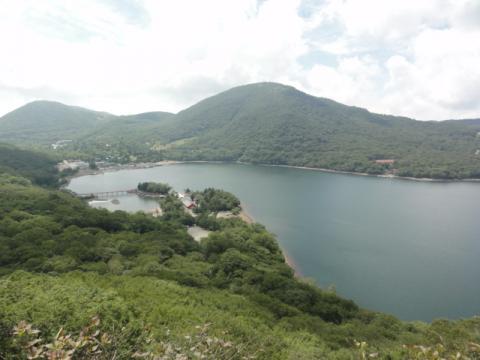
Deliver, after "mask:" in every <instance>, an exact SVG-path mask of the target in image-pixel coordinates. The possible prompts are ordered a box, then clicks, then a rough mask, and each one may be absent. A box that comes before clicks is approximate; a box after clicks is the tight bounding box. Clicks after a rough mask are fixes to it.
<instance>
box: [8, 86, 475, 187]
mask: <svg viewBox="0 0 480 360" xmlns="http://www.w3.org/2000/svg"><path fill="white" fill-rule="evenodd" d="M479 134H480V123H479V122H478V119H477V120H475V119H473V120H454V121H442V122H436V121H416V120H412V119H408V118H403V117H395V116H388V115H380V114H374V113H371V112H369V111H367V110H365V109H361V108H357V107H352V106H346V105H342V104H340V103H337V102H335V101H332V100H328V99H324V98H318V97H314V96H311V95H308V94H305V93H303V92H301V91H298V90H296V89H295V88H293V87H290V86H285V85H281V84H275V83H258V84H251V85H245V86H240V87H236V88H233V89H231V90H228V91H225V92H223V93H220V94H218V95H216V96H213V97H210V98H208V99H205V100H203V101H201V102H199V103H197V104H195V105H193V106H191V107H189V108H188V109H185V110H183V111H181V112H179V113H178V114H170V113H162V112H153V113H145V114H139V115H132V116H113V115H109V114H105V113H98V112H94V111H90V110H85V109H81V108H76V107H70V106H66V105H61V104H58V103H50V102H35V103H31V104H27V105H26V106H24V107H22V108H20V109H17V110H15V111H13V112H12V113H10V114H7V115H5V116H4V117H3V118H0V140H4V141H9V142H14V143H19V144H23V145H25V144H43V145H50V143H52V142H54V141H56V140H61V139H72V140H74V142H73V143H72V144H69V145H68V146H66V147H65V148H64V150H74V151H79V152H80V153H82V154H84V156H85V157H86V158H98V159H107V160H112V161H117V162H130V161H158V160H164V159H172V160H212V161H214V160H221V161H241V162H251V163H261V164H276V165H293V166H307V167H315V168H327V169H333V170H340V171H351V172H361V173H369V174H393V175H399V176H407V177H429V178H439V179H463V178H480V136H479ZM376 160H394V163H393V164H382V163H377V162H376Z"/></svg>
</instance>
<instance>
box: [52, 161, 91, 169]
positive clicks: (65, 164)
mask: <svg viewBox="0 0 480 360" xmlns="http://www.w3.org/2000/svg"><path fill="white" fill-rule="evenodd" d="M88 167H89V165H88V163H87V162H85V161H81V160H63V161H62V162H61V163H58V164H57V169H58V171H64V170H77V169H79V170H81V169H88Z"/></svg>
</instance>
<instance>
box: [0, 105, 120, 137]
mask: <svg viewBox="0 0 480 360" xmlns="http://www.w3.org/2000/svg"><path fill="white" fill-rule="evenodd" d="M112 118H113V115H110V114H108V113H104V112H98V111H93V110H88V109H84V108H81V107H77V106H68V105H64V104H61V103H58V102H52V101H34V102H31V103H28V104H26V105H24V106H22V107H20V108H18V109H16V110H14V111H12V112H10V113H8V114H6V115H4V116H3V117H1V118H0V140H1V141H8V142H13V143H23V144H25V143H27V144H32V143H47V144H48V143H51V142H55V141H58V140H69V139H73V138H76V137H77V136H78V135H79V134H82V133H86V132H88V131H91V129H92V128H94V127H95V126H97V125H98V124H101V123H105V122H108V121H110V120H112Z"/></svg>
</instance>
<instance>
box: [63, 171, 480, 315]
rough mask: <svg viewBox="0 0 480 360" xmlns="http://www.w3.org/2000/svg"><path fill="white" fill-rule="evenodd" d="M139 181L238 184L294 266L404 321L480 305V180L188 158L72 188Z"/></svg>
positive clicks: (234, 187)
mask: <svg viewBox="0 0 480 360" xmlns="http://www.w3.org/2000/svg"><path fill="white" fill-rule="evenodd" d="M144 181H156V182H167V183H169V184H171V185H172V186H173V187H174V188H175V190H177V191H183V190H184V189H185V188H190V189H193V190H197V189H198V190H200V189H203V188H206V187H216V188H222V189H225V190H228V191H230V192H232V193H234V194H235V195H237V196H238V197H239V198H240V199H241V201H242V204H243V207H244V208H245V209H246V211H247V212H248V213H249V214H250V215H251V216H252V217H253V218H254V219H255V220H256V221H257V222H260V223H262V224H264V225H265V226H266V227H267V229H268V230H269V231H271V232H273V233H274V234H276V235H277V238H278V241H279V243H280V245H281V247H282V249H283V250H284V251H285V252H286V253H287V254H288V256H289V257H290V258H291V260H292V261H293V262H294V263H295V266H296V268H297V270H298V272H299V273H301V274H302V275H303V276H306V277H309V278H313V279H314V280H315V281H316V283H317V284H318V285H319V286H321V287H327V286H330V285H333V286H335V288H336V291H337V293H338V294H340V295H342V296H344V297H347V298H350V299H353V300H354V301H355V302H356V303H357V304H359V305H360V306H362V307H365V308H368V309H372V310H378V311H384V312H387V313H391V314H394V315H396V316H398V317H400V318H401V319H404V320H425V321H430V320H432V319H434V318H439V317H442V318H452V319H456V318H461V317H470V316H473V315H479V314H480V285H479V283H478V282H477V281H478V279H479V278H480V261H479V256H480V201H479V200H480V184H477V183H466V182H464V183H441V182H416V181H407V180H400V179H386V178H376V177H363V176H355V175H346V174H335V173H325V172H320V171H315V170H307V169H293V168H284V167H269V166H254V165H240V164H210V163H209V164H207V163H205V164H203V163H202V164H199V163H197V164H195V163H192V164H177V165H168V166H160V167H155V168H149V169H134V170H121V171H117V172H110V173H105V174H100V175H92V176H83V177H79V178H75V179H73V180H72V181H71V183H70V185H69V188H70V189H71V190H73V191H76V192H78V193H88V192H97V191H108V190H123V189H131V188H135V187H136V186H137V184H138V183H139V182H144ZM118 199H119V200H120V204H118V205H114V204H112V203H106V205H107V207H108V208H109V209H111V210H115V209H122V210H128V211H137V210H142V209H144V210H145V209H152V208H154V207H156V206H157V205H156V204H157V203H156V202H155V201H154V200H151V199H150V200H146V199H141V198H138V197H137V196H135V195H128V196H123V197H119V198H118ZM98 205H103V206H104V205H105V203H104V204H100V203H98Z"/></svg>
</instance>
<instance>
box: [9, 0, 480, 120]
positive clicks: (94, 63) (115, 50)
mask: <svg viewBox="0 0 480 360" xmlns="http://www.w3.org/2000/svg"><path fill="white" fill-rule="evenodd" d="M0 6H1V8H2V11H1V12H0V50H1V56H0V99H1V101H0V113H5V112H7V111H9V110H12V109H13V108H15V107H17V106H20V105H22V104H23V103H25V102H27V101H31V100H35V99H38V98H47V99H52V100H58V101H64V102H66V103H70V104H75V105H80V106H85V107H90V108H94V109H99V110H105V111H110V112H114V113H133V112H141V111H150V110H169V111H177V110H180V109H182V108H183V107H185V106H188V105H190V104H192V103H194V102H195V101H198V100H200V99H202V98H204V97H205V96H208V95H212V94H214V93H217V92H219V91H221V90H225V89H227V88H229V87H232V86H236V85H241V84H245V83H249V82H256V81H278V82H284V83H288V84H292V85H295V86H298V87H300V88H301V89H302V90H305V91H307V92H310V93H312V94H314V95H318V96H324V97H329V98H333V99H335V100H338V101H342V102H346V103H348V104H352V105H357V106H364V107H367V108H369V109H370V110H372V111H379V112H387V113H394V114H401V115H407V116H412V117H419V118H422V119H444V118H460V117H475V116H476V117H478V116H480V115H479V114H480V102H479V101H477V100H476V98H475V96H476V94H478V91H479V90H480V74H479V67H478V65H477V64H479V63H480V5H479V3H478V1H476V0H470V1H469V0H422V1H414V0H403V1H402V0H390V1H384V0H363V1H358V0H324V1H320V2H318V3H317V4H316V1H315V0H314V1H311V0H310V1H309V3H308V16H305V14H302V9H303V8H307V5H306V4H305V0H304V2H301V1H300V0H267V1H256V0H236V1H234V2H233V1H223V0H205V1H201V2H200V1H189V0H178V1H174V2H163V1H162V2H160V1H155V0H144V1H140V0H124V1H122V2H117V1H112V0H100V1H98V0H97V1H95V0H85V1H81V2H73V1H71V2H65V1H62V0H50V1H47V0H18V1H15V2H12V1H6V0H3V1H2V0H0ZM299 14H300V15H299ZM315 54H320V55H315ZM321 54H323V55H321ZM327 55H328V57H329V59H334V60H335V61H333V62H330V63H327V62H326V61H323V60H324V59H323V58H322V56H327ZM305 56H310V58H311V59H313V63H311V64H310V65H309V66H308V67H304V65H302V61H301V59H302V58H303V57H305ZM316 56H317V57H316Z"/></svg>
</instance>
